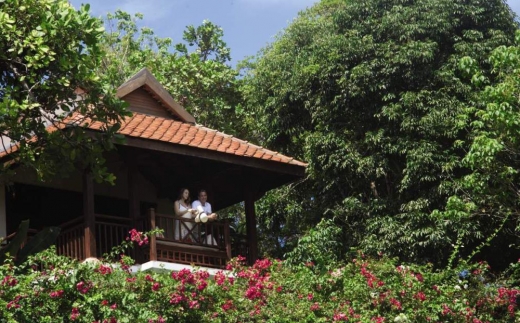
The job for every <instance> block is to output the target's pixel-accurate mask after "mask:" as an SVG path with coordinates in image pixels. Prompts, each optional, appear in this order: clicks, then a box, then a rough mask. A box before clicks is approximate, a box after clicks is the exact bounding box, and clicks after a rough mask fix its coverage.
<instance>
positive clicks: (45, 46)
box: [0, 0, 124, 179]
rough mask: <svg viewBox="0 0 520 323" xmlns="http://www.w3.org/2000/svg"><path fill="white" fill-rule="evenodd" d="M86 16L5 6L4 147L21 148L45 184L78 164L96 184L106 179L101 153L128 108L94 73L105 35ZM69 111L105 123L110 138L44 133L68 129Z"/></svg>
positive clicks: (0, 109) (34, 4)
mask: <svg viewBox="0 0 520 323" xmlns="http://www.w3.org/2000/svg"><path fill="white" fill-rule="evenodd" d="M88 10H89V8H88V6H82V7H81V8H80V10H79V11H77V10H75V9H74V8H73V7H71V5H70V4H69V3H68V1H66V0H3V1H0V134H1V135H2V144H3V146H2V147H1V148H2V150H6V149H8V148H9V146H11V145H16V146H18V147H19V150H18V153H17V154H16V158H17V161H18V162H19V163H21V164H23V165H27V166H29V167H33V168H34V169H36V170H37V172H38V174H39V175H40V176H42V177H46V176H50V175H55V174H56V173H57V172H61V171H66V170H70V169H72V168H73V167H76V166H77V165H78V163H79V164H81V165H82V166H83V167H90V168H91V169H92V170H93V171H94V173H95V174H96V175H97V176H98V178H103V177H105V179H106V178H107V176H108V174H107V173H106V172H105V170H104V169H103V167H102V161H103V159H102V151H103V150H104V149H105V148H110V146H111V142H112V141H111V138H112V135H113V133H114V131H115V130H117V122H118V120H119V117H120V116H121V115H123V114H124V107H123V105H122V104H121V103H119V102H117V101H116V100H115V99H114V96H113V91H112V90H111V88H110V87H109V86H108V85H107V84H106V83H104V82H102V80H101V79H100V78H99V77H98V76H97V74H96V69H97V67H98V65H99V63H100V58H101V57H102V56H103V53H102V48H101V46H100V38H101V37H102V36H103V32H104V29H103V26H102V23H101V22H100V21H99V20H98V19H95V18H92V17H91V16H90V14H89V11H88ZM71 110H76V111H78V112H80V113H81V114H82V115H83V116H84V117H85V118H89V120H91V121H101V122H103V123H105V124H106V127H105V130H106V131H105V133H104V134H103V135H101V134H100V135H99V136H98V138H93V137H92V136H86V135H85V132H84V130H83V129H81V128H78V127H75V126H74V125H73V124H70V125H67V129H65V130H64V131H54V132H48V131H47V130H46V129H47V127H49V126H52V125H54V126H55V127H57V128H63V127H64V126H65V125H63V124H62V121H63V119H64V118H65V117H66V116H67V115H68V113H69V112H70V111H71ZM113 125H115V126H113ZM3 165H4V166H5V164H3ZM108 178H109V177H108Z"/></svg>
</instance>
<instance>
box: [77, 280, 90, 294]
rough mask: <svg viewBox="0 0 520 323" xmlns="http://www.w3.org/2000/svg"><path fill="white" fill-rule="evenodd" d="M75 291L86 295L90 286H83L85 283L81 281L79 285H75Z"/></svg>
mask: <svg viewBox="0 0 520 323" xmlns="http://www.w3.org/2000/svg"><path fill="white" fill-rule="evenodd" d="M76 289H77V290H78V292H80V293H81V294H86V293H88V291H89V289H90V285H89V284H85V282H83V281H80V282H79V283H77V284H76Z"/></svg>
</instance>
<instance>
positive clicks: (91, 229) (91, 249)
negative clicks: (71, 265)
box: [80, 170, 96, 260]
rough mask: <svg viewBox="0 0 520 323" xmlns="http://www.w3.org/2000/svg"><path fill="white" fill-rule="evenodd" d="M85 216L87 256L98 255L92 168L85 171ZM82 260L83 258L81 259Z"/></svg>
mask: <svg viewBox="0 0 520 323" xmlns="http://www.w3.org/2000/svg"><path fill="white" fill-rule="evenodd" d="M83 217H84V223H85V228H84V235H85V258H89V257H96V217H95V214H94V181H93V180H92V173H91V172H90V170H85V171H84V172H83ZM80 260H82V259H80Z"/></svg>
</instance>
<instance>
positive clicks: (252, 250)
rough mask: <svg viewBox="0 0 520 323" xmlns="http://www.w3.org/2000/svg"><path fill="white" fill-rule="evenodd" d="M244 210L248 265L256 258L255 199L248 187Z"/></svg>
mask: <svg viewBox="0 0 520 323" xmlns="http://www.w3.org/2000/svg"><path fill="white" fill-rule="evenodd" d="M244 204H245V211H246V233H247V247H248V250H249V254H248V257H247V261H248V263H249V264H250V265H252V264H254V263H255V261H256V260H257V259H258V238H257V232H256V215H255V200H254V194H253V192H252V191H251V190H250V189H248V190H247V191H246V196H245V200H244Z"/></svg>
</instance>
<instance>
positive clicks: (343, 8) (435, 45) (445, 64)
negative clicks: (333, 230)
mask: <svg viewBox="0 0 520 323" xmlns="http://www.w3.org/2000/svg"><path fill="white" fill-rule="evenodd" d="M516 28H517V24H516V23H515V21H514V14H513V13H512V11H511V10H510V9H509V7H508V6H507V5H506V4H505V3H504V2H503V1H502V0H490V1H479V0H469V1H463V2H462V1H450V0H412V1H409V0H406V1H404V0H364V1H351V0H329V1H325V0H324V1H322V2H320V3H318V4H317V5H315V6H314V7H312V8H310V9H309V10H307V11H304V12H302V13H301V14H300V15H299V17H298V18H297V19H296V20H295V21H293V23H292V24H291V25H290V26H289V27H288V28H287V29H286V30H284V31H283V33H281V34H280V35H279V37H278V38H277V40H276V41H275V42H274V43H273V44H271V45H270V46H268V47H267V48H265V49H264V50H263V51H262V52H261V53H260V55H259V57H258V58H257V59H256V60H254V61H253V62H250V63H249V65H248V67H249V68H248V70H247V75H246V78H245V85H244V87H243V89H244V93H245V96H246V100H247V106H248V108H249V110H248V113H249V115H250V118H251V122H250V124H251V128H252V129H253V132H252V133H253V134H252V136H253V137H255V138H260V140H261V141H262V143H264V144H266V145H267V146H269V147H273V148H275V149H278V150H280V151H283V152H285V153H288V154H290V155H293V156H296V157H299V158H302V159H304V160H306V161H308V162H309V168H308V178H307V179H306V180H305V181H304V182H303V183H299V184H298V185H295V187H294V189H292V190H291V191H287V190H284V191H282V192H276V193H273V194H270V195H269V196H268V197H267V198H266V199H265V200H264V201H265V203H264V204H263V205H261V207H260V210H261V213H263V214H261V215H260V216H259V218H260V219H263V220H262V221H261V225H262V227H263V228H264V229H268V230H266V231H270V232H271V233H274V234H275V235H276V234H278V237H275V238H273V239H274V240H277V241H280V240H283V241H285V240H284V239H285V238H288V237H289V235H291V234H294V233H297V232H301V231H302V230H305V229H306V228H308V227H309V226H312V225H314V224H315V223H317V222H318V220H319V218H321V217H323V216H326V217H333V218H335V219H336V220H337V221H338V223H339V224H341V225H342V227H343V228H344V240H345V242H346V244H345V245H346V246H361V247H362V248H363V249H364V250H365V251H370V252H376V251H383V252H388V253H391V254H394V255H399V256H401V257H403V258H408V259H418V258H421V259H425V258H426V259H429V260H442V259H446V257H447V252H449V250H450V249H451V247H450V246H451V244H452V243H455V241H456V240H457V239H459V240H461V241H462V240H463V241H464V242H465V243H466V244H467V243H470V244H471V243H472V242H473V243H475V241H477V240H478V239H480V238H483V237H484V236H486V235H488V234H489V232H492V231H493V230H494V229H495V228H496V225H497V224H496V223H495V222H494V221H492V220H489V219H482V218H481V219H478V220H477V219H475V218H472V219H469V218H467V217H464V218H462V217H461V218H458V219H453V218H452V219H449V220H447V219H446V218H445V217H443V216H439V213H442V211H444V210H445V205H446V202H447V198H448V196H451V195H453V194H456V192H458V190H459V189H460V185H457V181H456V179H459V178H461V177H462V176H464V175H465V174H467V173H468V168H467V167H466V165H465V164H464V163H463V162H462V159H463V158H464V156H465V152H466V151H467V150H468V149H469V146H468V145H469V141H468V139H469V138H470V137H471V136H472V132H471V131H469V130H470V128H469V125H470V122H471V120H473V117H474V116H473V114H472V112H470V111H471V109H470V107H471V100H472V99H473V93H474V90H473V88H472V87H471V85H470V84H469V82H468V81H467V80H466V79H465V78H464V74H463V73H462V72H461V71H460V69H459V68H458V62H459V61H460V59H461V58H462V57H466V56H467V57H471V58H472V59H473V60H474V62H475V64H476V65H477V66H479V67H480V68H481V69H482V71H483V72H482V73H484V74H488V73H489V70H490V66H489V64H488V63H487V57H488V54H489V53H490V52H491V51H492V49H494V48H496V47H497V46H499V45H504V44H511V42H512V40H513V37H514V32H515V30H516ZM274 116H276V117H274ZM284 200H285V201H287V200H289V202H284V203H281V201H284ZM292 201H296V203H295V202H292ZM301 201H303V203H301ZM298 204H299V205H298ZM434 210H439V211H438V212H434ZM279 223H286V224H285V225H281V226H280V225H278V224H279ZM489 230H491V231H489ZM461 237H462V238H461ZM286 241H288V242H290V240H286ZM283 246H287V244H283Z"/></svg>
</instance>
